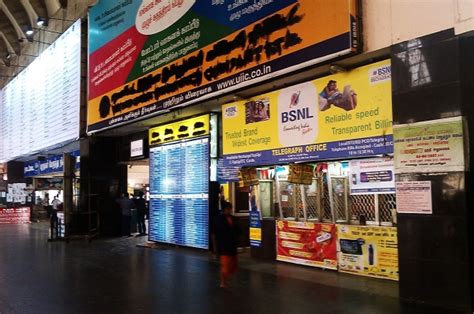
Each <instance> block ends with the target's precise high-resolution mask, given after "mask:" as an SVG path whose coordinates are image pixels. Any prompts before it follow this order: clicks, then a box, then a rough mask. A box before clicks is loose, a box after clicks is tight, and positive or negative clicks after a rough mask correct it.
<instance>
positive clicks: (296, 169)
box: [288, 164, 313, 185]
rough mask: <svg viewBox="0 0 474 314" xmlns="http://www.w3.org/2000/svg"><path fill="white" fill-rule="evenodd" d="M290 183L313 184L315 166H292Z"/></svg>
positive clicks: (289, 176) (289, 175)
mask: <svg viewBox="0 0 474 314" xmlns="http://www.w3.org/2000/svg"><path fill="white" fill-rule="evenodd" d="M288 182H290V183H295V184H304V185H311V184H312V183H313V166H311V165H304V164H290V168H289V173H288Z"/></svg>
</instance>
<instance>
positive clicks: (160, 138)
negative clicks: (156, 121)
mask: <svg viewBox="0 0 474 314" xmlns="http://www.w3.org/2000/svg"><path fill="white" fill-rule="evenodd" d="M207 134H209V115H204V116H199V117H195V118H191V119H187V120H183V121H178V122H173V123H170V124H164V125H160V126H157V127H154V128H151V129H150V130H149V136H148V138H149V144H150V146H152V145H159V144H163V143H167V142H173V141H178V140H185V139H189V138H193V137H198V136H203V135H207Z"/></svg>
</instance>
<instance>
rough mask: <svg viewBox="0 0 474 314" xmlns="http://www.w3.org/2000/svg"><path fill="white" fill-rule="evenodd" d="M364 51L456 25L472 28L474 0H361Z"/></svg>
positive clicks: (459, 30) (459, 29) (458, 29)
mask: <svg viewBox="0 0 474 314" xmlns="http://www.w3.org/2000/svg"><path fill="white" fill-rule="evenodd" d="M362 5H363V7H362V11H363V33H364V51H365V52H369V51H374V50H378V49H381V48H385V47H388V46H391V45H393V44H396V43H399V42H402V41H406V40H409V39H413V38H416V37H420V36H424V35H428V34H431V33H435V32H438V31H441V30H445V29H449V28H453V27H454V28H455V32H456V34H461V33H464V32H467V31H470V30H474V1H473V0H363V1H362Z"/></svg>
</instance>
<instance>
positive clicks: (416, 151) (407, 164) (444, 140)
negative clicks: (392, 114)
mask: <svg viewBox="0 0 474 314" xmlns="http://www.w3.org/2000/svg"><path fill="white" fill-rule="evenodd" d="M463 134H464V132H463V120H462V118H461V117H456V118H447V119H440V120H432V121H424V122H418V123H413V124H404V125H397V126H396V127H395V128H394V151H395V152H394V158H395V171H396V172H397V173H413V172H446V171H464V170H465V162H464V160H465V153H466V151H465V150H464V136H463Z"/></svg>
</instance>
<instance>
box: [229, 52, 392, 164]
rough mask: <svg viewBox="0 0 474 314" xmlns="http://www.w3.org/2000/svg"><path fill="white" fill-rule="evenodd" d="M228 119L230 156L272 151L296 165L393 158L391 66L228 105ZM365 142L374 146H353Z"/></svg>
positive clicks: (382, 65)
mask: <svg viewBox="0 0 474 314" xmlns="http://www.w3.org/2000/svg"><path fill="white" fill-rule="evenodd" d="M222 115H223V123H222V124H223V153H224V155H232V154H242V153H249V152H258V151H266V152H267V153H268V154H267V155H265V156H266V157H267V159H269V160H270V159H275V160H276V159H278V158H279V157H280V156H284V157H288V156H289V158H288V160H291V156H295V155H300V156H306V155H322V156H324V157H328V158H330V157H342V155H341V154H343V156H363V155H371V154H379V153H388V152H392V151H393V143H392V134H393V130H392V101H391V67H390V60H385V61H380V62H377V63H374V64H370V65H367V66H363V67H359V68H357V69H354V70H352V71H349V72H343V73H338V74H334V75H330V76H327V77H323V78H320V79H316V80H313V81H309V82H306V83H302V84H298V85H295V86H291V87H288V88H285V89H282V90H277V91H274V92H271V93H267V94H263V95H260V96H257V97H254V98H251V99H247V100H243V101H239V102H235V103H230V104H226V105H223V106H222ZM365 138H372V139H374V141H373V142H367V143H364V142H361V143H348V141H350V140H354V139H365ZM341 142H346V144H347V145H345V144H344V145H343V144H340V143H341ZM296 160H298V159H297V158H296Z"/></svg>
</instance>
